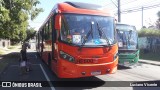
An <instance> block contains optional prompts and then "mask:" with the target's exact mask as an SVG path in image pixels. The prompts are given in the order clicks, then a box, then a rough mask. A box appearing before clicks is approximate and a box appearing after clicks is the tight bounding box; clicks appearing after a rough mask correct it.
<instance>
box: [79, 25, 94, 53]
mask: <svg viewBox="0 0 160 90" xmlns="http://www.w3.org/2000/svg"><path fill="white" fill-rule="evenodd" d="M92 24H93V23H91V30H90V31H89V32H88V33H87V35H86V37H85V38H83V42H82V45H80V46H79V49H78V51H80V50H81V49H82V47H83V46H84V44H85V43H86V41H87V40H88V37H89V36H90V35H91V37H92V39H93V27H92Z"/></svg>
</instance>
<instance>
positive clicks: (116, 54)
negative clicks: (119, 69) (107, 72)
mask: <svg viewBox="0 0 160 90" xmlns="http://www.w3.org/2000/svg"><path fill="white" fill-rule="evenodd" d="M117 57H118V52H116V53H115V54H114V56H113V60H115V59H116V58H117Z"/></svg>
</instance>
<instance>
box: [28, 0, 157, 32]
mask: <svg viewBox="0 0 160 90" xmlns="http://www.w3.org/2000/svg"><path fill="white" fill-rule="evenodd" d="M39 1H40V2H41V4H39V5H38V6H37V7H40V8H43V9H44V12H42V13H40V14H39V15H38V17H37V18H36V19H35V20H33V21H31V20H29V25H30V27H33V28H35V29H36V30H38V29H39V28H40V26H41V25H42V24H43V22H44V21H45V19H46V18H47V16H48V14H49V13H50V11H51V10H52V8H53V7H54V5H55V4H57V3H60V2H65V1H66V0H39ZM67 1H76V2H85V3H93V4H98V5H102V6H106V7H107V8H110V9H111V10H113V12H114V13H115V17H117V16H116V13H117V6H116V5H117V0H67ZM155 4H160V0H121V11H123V10H126V9H129V8H134V7H142V6H144V7H145V6H149V5H155ZM158 11H160V5H159V7H156V8H152V9H147V10H144V11H143V25H144V26H147V27H148V26H149V25H150V24H149V23H151V24H154V22H155V21H156V20H157V19H158V16H157V12H158ZM121 23H126V24H131V25H135V26H136V28H137V30H139V29H140V28H141V27H142V11H138V12H130V13H127V14H121Z"/></svg>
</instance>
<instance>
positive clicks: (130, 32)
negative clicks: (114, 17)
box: [127, 30, 132, 46]
mask: <svg viewBox="0 0 160 90" xmlns="http://www.w3.org/2000/svg"><path fill="white" fill-rule="evenodd" d="M131 36H132V30H130V31H129V34H128V40H127V46H130V45H131V42H130V40H131Z"/></svg>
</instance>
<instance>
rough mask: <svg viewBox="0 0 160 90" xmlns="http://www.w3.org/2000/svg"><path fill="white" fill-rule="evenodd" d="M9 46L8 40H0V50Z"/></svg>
mask: <svg viewBox="0 0 160 90" xmlns="http://www.w3.org/2000/svg"><path fill="white" fill-rule="evenodd" d="M9 46H10V40H8V39H0V48H8V47H9Z"/></svg>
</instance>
